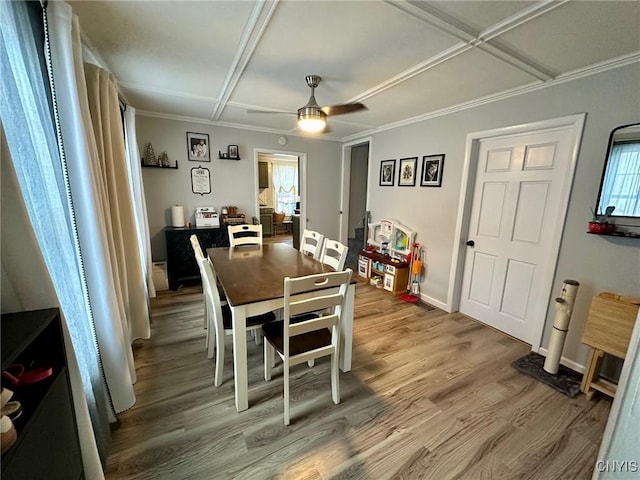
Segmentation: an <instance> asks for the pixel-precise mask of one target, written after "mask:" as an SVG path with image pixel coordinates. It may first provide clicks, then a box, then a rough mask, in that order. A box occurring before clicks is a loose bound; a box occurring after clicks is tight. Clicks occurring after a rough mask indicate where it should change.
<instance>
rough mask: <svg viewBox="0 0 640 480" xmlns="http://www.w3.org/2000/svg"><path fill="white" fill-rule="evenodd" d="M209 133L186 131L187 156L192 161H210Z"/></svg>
mask: <svg viewBox="0 0 640 480" xmlns="http://www.w3.org/2000/svg"><path fill="white" fill-rule="evenodd" d="M209 150H210V149H209V135H208V134H206V133H193V132H187V151H188V158H189V160H191V161H192V162H210V161H211V156H210V152H209Z"/></svg>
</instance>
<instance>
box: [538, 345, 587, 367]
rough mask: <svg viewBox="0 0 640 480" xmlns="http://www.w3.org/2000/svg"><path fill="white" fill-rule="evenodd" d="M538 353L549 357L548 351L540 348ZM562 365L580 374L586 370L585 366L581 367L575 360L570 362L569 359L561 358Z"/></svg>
mask: <svg viewBox="0 0 640 480" xmlns="http://www.w3.org/2000/svg"><path fill="white" fill-rule="evenodd" d="M538 353H539V354H540V355H542V356H544V357H546V356H547V349H546V348H542V347H540V348H539V349H538ZM560 363H561V364H562V365H564V366H565V367H569V368H570V369H571V370H574V371H576V372H578V373H584V371H585V370H586V369H585V367H584V365H580V364H579V363H576V362H574V361H573V360H569V359H568V358H567V357H561V358H560Z"/></svg>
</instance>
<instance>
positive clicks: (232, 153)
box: [227, 145, 240, 160]
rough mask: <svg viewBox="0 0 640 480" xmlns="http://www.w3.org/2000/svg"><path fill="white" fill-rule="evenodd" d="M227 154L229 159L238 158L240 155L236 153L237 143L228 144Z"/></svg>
mask: <svg viewBox="0 0 640 480" xmlns="http://www.w3.org/2000/svg"><path fill="white" fill-rule="evenodd" d="M227 154H228V155H229V159H231V160H240V155H238V145H229V146H228V147H227Z"/></svg>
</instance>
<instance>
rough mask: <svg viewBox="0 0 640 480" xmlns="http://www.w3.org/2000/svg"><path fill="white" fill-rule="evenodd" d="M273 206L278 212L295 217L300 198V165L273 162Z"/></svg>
mask: <svg viewBox="0 0 640 480" xmlns="http://www.w3.org/2000/svg"><path fill="white" fill-rule="evenodd" d="M271 165H272V172H273V173H272V176H273V205H274V206H275V210H276V211H277V212H281V213H284V214H285V215H287V216H291V215H293V211H294V210H295V208H296V197H297V196H298V164H297V163H294V162H273V163H272V164H271Z"/></svg>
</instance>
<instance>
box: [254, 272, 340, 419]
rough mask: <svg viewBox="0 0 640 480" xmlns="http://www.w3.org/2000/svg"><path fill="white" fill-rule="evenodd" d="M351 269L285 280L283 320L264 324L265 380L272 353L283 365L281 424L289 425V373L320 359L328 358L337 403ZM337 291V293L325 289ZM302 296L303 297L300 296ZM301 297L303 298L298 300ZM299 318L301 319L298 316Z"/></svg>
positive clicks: (267, 375) (268, 373)
mask: <svg viewBox="0 0 640 480" xmlns="http://www.w3.org/2000/svg"><path fill="white" fill-rule="evenodd" d="M351 274H352V271H351V269H347V270H344V271H340V272H329V273H319V274H315V275H308V276H305V277H298V278H289V277H286V278H285V279H284V319H283V320H282V321H278V322H270V323H265V324H264V325H263V326H262V331H263V333H264V339H265V342H264V378H265V380H267V381H268V380H271V370H272V368H273V358H274V352H277V353H278V356H279V357H280V358H281V359H282V361H283V363H284V370H283V375H284V424H285V425H289V423H290V414H289V370H290V368H291V367H292V366H294V365H298V364H300V363H304V362H308V361H310V360H314V359H316V358H319V357H324V356H327V355H330V356H331V398H332V399H333V403H335V404H338V403H340V383H339V377H338V373H339V372H338V360H339V359H338V355H339V353H338V352H339V350H340V319H341V316H342V312H343V311H344V304H345V298H346V294H347V288H348V287H349V282H350V280H351ZM329 288H334V289H335V288H338V292H337V293H328V292H326V289H329ZM299 294H304V295H302V296H301V295H299ZM301 298H302V299H301ZM317 311H323V312H325V313H323V314H322V316H319V317H312V318H310V319H305V320H303V321H300V320H292V317H294V316H300V315H305V314H308V313H312V312H317ZM298 318H300V317H298Z"/></svg>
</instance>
